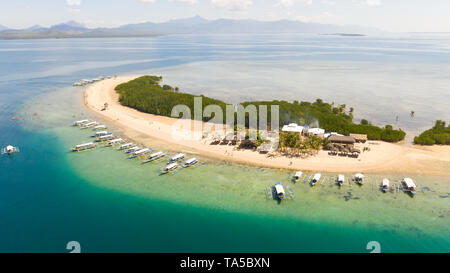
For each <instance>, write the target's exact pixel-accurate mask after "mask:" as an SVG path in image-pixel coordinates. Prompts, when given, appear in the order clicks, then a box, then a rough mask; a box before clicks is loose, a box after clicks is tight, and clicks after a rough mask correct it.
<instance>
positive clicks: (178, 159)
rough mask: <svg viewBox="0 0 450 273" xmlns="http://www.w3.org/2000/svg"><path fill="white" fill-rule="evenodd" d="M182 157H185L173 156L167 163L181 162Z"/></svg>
mask: <svg viewBox="0 0 450 273" xmlns="http://www.w3.org/2000/svg"><path fill="white" fill-rule="evenodd" d="M184 156H185V155H184V154H177V155H174V156H172V157H171V158H170V159H169V163H172V162H178V161H180V160H182V159H183V158H184Z"/></svg>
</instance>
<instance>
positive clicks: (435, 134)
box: [414, 120, 450, 145]
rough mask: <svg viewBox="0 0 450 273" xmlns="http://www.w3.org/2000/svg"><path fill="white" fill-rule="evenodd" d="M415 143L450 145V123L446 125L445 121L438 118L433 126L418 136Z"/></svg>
mask: <svg viewBox="0 0 450 273" xmlns="http://www.w3.org/2000/svg"><path fill="white" fill-rule="evenodd" d="M414 143H415V144H420V145H433V144H441V145H444V144H445V145H450V125H448V126H447V127H445V121H442V120H437V121H436V123H435V124H434V126H433V128H431V129H429V130H426V131H425V132H423V133H421V134H420V135H419V136H416V137H415V138H414Z"/></svg>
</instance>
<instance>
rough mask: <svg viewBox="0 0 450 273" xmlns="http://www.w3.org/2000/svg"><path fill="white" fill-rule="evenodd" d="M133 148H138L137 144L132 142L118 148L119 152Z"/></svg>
mask: <svg viewBox="0 0 450 273" xmlns="http://www.w3.org/2000/svg"><path fill="white" fill-rule="evenodd" d="M132 147H136V144H135V143H132V142H128V143H125V144H122V145H120V146H119V148H117V150H125V149H130V148H132Z"/></svg>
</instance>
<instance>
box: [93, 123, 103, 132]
mask: <svg viewBox="0 0 450 273" xmlns="http://www.w3.org/2000/svg"><path fill="white" fill-rule="evenodd" d="M106 128H107V127H106V125H103V124H100V125H97V126H94V128H92V130H94V131H97V130H105V129H106Z"/></svg>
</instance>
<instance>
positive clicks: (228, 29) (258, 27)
mask: <svg viewBox="0 0 450 273" xmlns="http://www.w3.org/2000/svg"><path fill="white" fill-rule="evenodd" d="M380 32H381V31H380V30H377V29H373V28H366V27H360V26H338V25H331V24H319V23H305V22H301V21H293V20H279V21H258V20H250V19H248V20H234V19H217V20H207V19H204V18H202V17H200V16H195V17H192V18H185V19H176V20H170V21H167V22H163V23H152V22H146V23H140V24H129V25H124V26H120V27H117V28H94V29H92V28H87V27H86V26H85V25H83V24H80V23H77V22H75V21H70V22H66V23H62V24H58V25H54V26H51V27H49V28H44V27H40V26H33V27H31V28H27V29H22V30H10V29H8V30H3V31H1V30H0V39H15V38H69V37H137V36H153V35H163V34H208V33H317V34H332V33H340V34H342V35H345V34H346V33H349V34H351V35H353V36H355V35H367V34H373V33H380Z"/></svg>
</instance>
